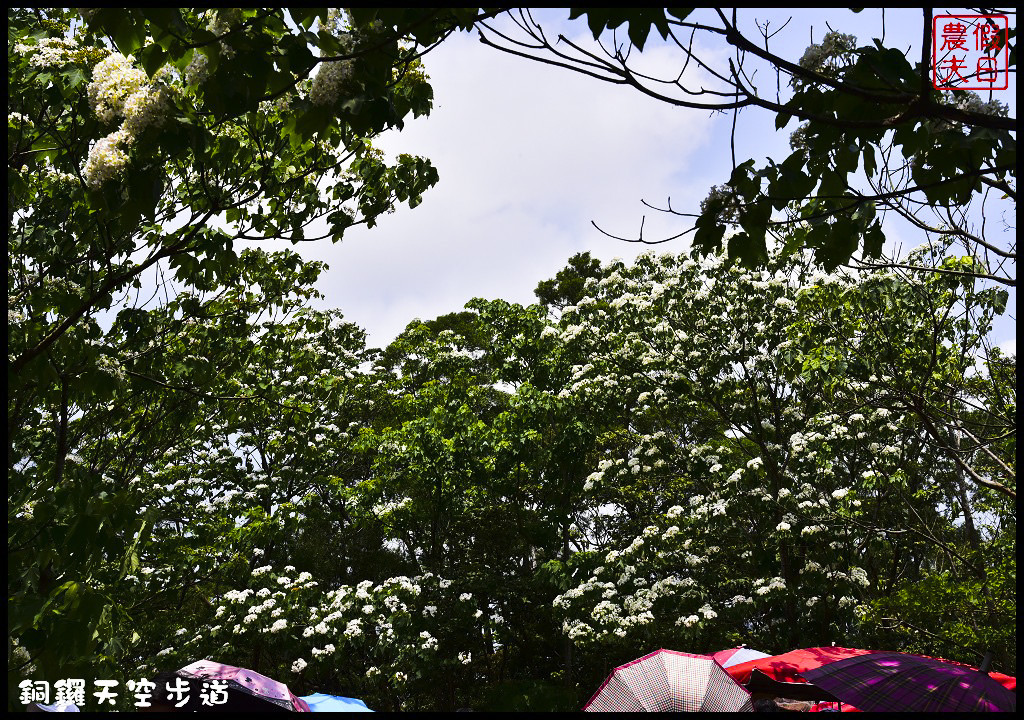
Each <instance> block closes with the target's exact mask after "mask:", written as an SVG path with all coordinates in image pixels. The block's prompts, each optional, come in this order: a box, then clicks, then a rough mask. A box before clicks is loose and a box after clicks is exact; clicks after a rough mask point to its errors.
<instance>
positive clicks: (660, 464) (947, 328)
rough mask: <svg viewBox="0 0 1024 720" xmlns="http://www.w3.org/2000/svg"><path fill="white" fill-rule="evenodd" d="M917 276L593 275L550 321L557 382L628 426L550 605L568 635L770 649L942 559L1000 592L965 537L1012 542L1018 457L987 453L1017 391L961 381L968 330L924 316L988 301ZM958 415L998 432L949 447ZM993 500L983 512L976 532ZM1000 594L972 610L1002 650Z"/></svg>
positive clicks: (630, 646)
mask: <svg viewBox="0 0 1024 720" xmlns="http://www.w3.org/2000/svg"><path fill="white" fill-rule="evenodd" d="M922 260H925V259H924V258H922ZM926 278H927V276H925V277H916V278H909V279H908V278H901V277H898V276H895V275H886V276H875V277H869V278H863V279H859V278H856V277H855V276H852V275H849V276H848V275H841V274H840V275H823V274H821V273H817V274H812V273H811V272H810V271H809V270H808V269H806V268H804V267H802V266H801V265H799V264H794V263H793V262H792V261H789V262H782V261H778V260H776V261H774V262H773V263H772V264H770V265H769V266H768V267H767V268H765V269H764V270H760V271H744V270H741V269H739V268H738V267H736V266H735V265H727V264H724V260H723V258H722V257H721V256H717V257H713V258H711V259H710V260H708V261H706V262H704V263H702V264H697V263H695V262H694V261H693V260H689V259H683V258H676V257H673V256H663V257H662V258H660V259H655V258H653V257H650V256H644V257H641V259H639V260H638V261H637V263H636V265H635V266H633V267H626V266H623V265H622V264H621V263H619V264H613V265H611V266H610V267H608V268H606V269H605V270H604V272H603V274H602V277H601V278H600V279H597V278H594V277H592V278H590V279H589V280H587V282H586V286H585V292H584V293H583V295H582V297H580V298H579V299H578V301H577V302H576V304H575V305H573V306H568V307H566V308H565V309H564V314H563V316H562V320H561V325H562V331H561V338H562V340H563V341H564V342H566V343H568V345H569V347H570V348H573V349H574V350H573V352H574V354H575V355H576V356H578V357H585V358H587V362H586V363H584V364H580V365H578V366H577V367H576V368H575V370H574V374H573V382H572V383H571V384H569V385H568V387H566V389H565V390H563V391H562V395H564V396H566V397H578V398H579V402H582V403H585V404H587V405H588V407H589V412H591V413H595V414H601V415H604V416H608V415H613V414H614V415H615V416H617V417H619V418H621V427H622V430H621V431H620V437H619V439H618V446H617V447H614V448H612V449H610V451H609V452H608V454H607V456H606V457H604V458H603V459H602V460H601V461H600V462H599V463H598V465H597V467H596V468H595V469H594V472H593V473H592V474H591V475H590V477H589V478H588V482H587V485H586V488H585V489H586V490H588V491H589V492H591V493H595V494H597V498H596V499H595V501H592V503H591V504H592V506H593V505H597V506H598V507H600V508H601V510H600V511H599V512H596V513H593V514H592V515H591V516H590V517H589V518H588V520H587V522H586V523H585V524H584V525H583V526H582V527H583V530H582V532H583V534H584V536H585V537H586V538H587V539H588V540H589V547H588V548H587V549H586V551H584V552H581V553H579V554H578V555H577V556H576V557H575V559H574V560H575V563H574V564H575V569H574V574H573V578H574V584H573V585H572V587H570V588H569V589H568V590H567V591H566V592H564V593H562V594H561V595H560V596H559V598H558V599H556V601H555V605H556V608H558V610H559V611H560V614H561V616H562V618H563V631H564V632H565V633H567V634H568V636H569V637H571V638H572V639H573V640H575V641H576V642H577V643H580V644H583V645H586V646H589V647H594V646H599V645H601V644H606V645H608V646H609V651H610V652H612V653H614V655H613V657H614V658H615V659H616V660H617V659H625V658H626V657H627V656H628V655H629V654H630V652H632V651H634V650H635V648H636V646H637V643H638V642H639V643H642V644H643V646H644V647H656V646H658V644H659V643H661V644H666V645H667V646H670V645H672V644H673V643H674V644H676V645H679V646H683V647H688V648H691V649H694V650H712V649H715V648H716V647H720V646H722V644H723V643H725V644H729V643H735V642H737V641H739V640H741V639H742V640H743V641H746V642H749V643H750V644H752V645H754V646H757V647H762V648H764V649H768V650H771V649H778V650H781V649H784V648H787V647H793V646H806V645H813V644H816V643H828V642H832V641H835V640H836V639H837V638H843V639H844V641H848V640H851V639H854V638H857V637H863V638H867V637H871V636H872V632H873V630H872V626H871V625H869V624H868V625H865V624H864V623H863V622H862V620H861V619H862V618H863V617H864V616H867V615H873V616H874V617H875V618H876V619H877V617H878V615H877V614H876V613H874V611H873V610H872V603H873V602H874V601H875V600H876V599H878V598H882V597H887V596H891V595H892V594H894V593H897V592H908V593H911V594H913V593H914V587H915V584H916V582H917V581H918V580H920V579H921V578H922V577H931V576H932V575H933V574H934V573H935V572H936V571H937V570H938V569H939V568H942V567H945V568H949V569H951V570H952V572H953V574H954V575H955V576H957V577H961V578H964V577H967V576H970V577H973V578H975V581H977V579H978V578H981V579H982V581H981V582H982V584H983V585H985V584H987V585H989V586H999V587H1000V588H1002V589H1001V590H1000V592H1005V583H1003V582H1002V580H1001V579H995V578H992V577H990V578H989V580H988V581H985V580H984V578H985V577H986V573H995V575H997V576H999V578H1002V577H1003V573H1004V572H1005V568H1001V566H1000V565H995V564H993V563H992V562H991V561H990V560H986V559H983V557H984V556H979V555H973V554H972V552H975V551H979V550H981V548H982V547H989V548H996V547H1002V544H1003V543H1004V542H1006V541H1007V540H1008V538H1009V537H1010V536H1008V535H1007V534H1006V533H1007V532H1008V528H1010V527H1012V522H1013V504H1012V500H1013V497H1014V491H1013V489H1012V484H1013V472H1012V468H1011V466H1012V464H1013V459H1012V456H1007V455H1006V454H1001V455H999V456H998V458H991V457H988V456H989V455H990V454H994V453H987V452H986V450H985V448H987V447H989V446H990V445H991V444H992V443H993V442H994V441H996V440H998V439H1001V438H1002V437H1004V436H1005V433H1006V432H1007V429H1009V432H1011V433H1012V423H1013V421H1012V419H1011V416H1009V415H1007V414H1006V406H1005V405H1003V404H1002V401H1001V400H994V398H998V397H1000V394H1001V393H1005V392H1006V391H1008V390H1009V388H1008V386H1006V385H1005V382H1006V381H1005V378H1003V379H1000V377H999V376H1000V374H1001V373H1000V372H999V371H998V369H989V368H986V369H985V370H984V371H983V372H982V373H981V374H980V375H978V376H975V377H974V378H972V377H971V373H972V372H973V363H974V357H975V354H976V353H977V351H978V350H979V348H980V346H981V342H982V341H981V338H980V337H979V334H978V333H977V332H975V330H974V329H973V325H972V324H971V323H968V322H966V321H960V322H951V321H948V319H947V318H946V317H944V316H943V315H942V314H940V315H938V316H936V315H935V314H934V312H935V308H936V307H941V308H945V312H946V313H947V314H951V313H952V311H953V309H954V308H956V307H960V309H961V312H963V306H964V304H965V303H968V304H973V305H975V306H977V307H983V308H984V312H983V314H985V315H987V317H989V318H991V317H992V316H993V314H994V313H997V312H1001V296H1000V295H999V293H998V292H997V291H995V290H991V289H989V290H976V289H974V288H973V287H971V284H970V283H968V285H967V286H966V287H965V286H963V285H962V284H960V283H949V282H948V281H944V280H942V279H940V278H938V276H932V277H931V279H930V280H929V279H926ZM882 307H884V308H886V311H885V312H882V311H881V308H882ZM893 308H898V309H899V312H895V313H894V312H892V310H893ZM897 338H898V341H896V339H897ZM883 347H885V348H889V351H888V352H886V353H882V352H881V349H882V348H883ZM922 367H926V368H929V371H928V373H927V374H924V375H922ZM933 383H934V385H935V386H936V387H935V388H934V389H933V390H929V389H927V388H928V387H929V386H930V385H932V384H933ZM990 385H991V386H997V387H1000V388H1002V390H1001V391H995V392H992V391H988V390H984V388H985V387H987V386H990ZM932 392H934V393H936V394H938V393H941V394H942V395H943V396H944V397H945V398H946V399H947V405H946V407H947V410H948V411H949V412H948V413H947V415H946V423H945V424H944V427H943V428H941V429H940V428H928V427H927V426H924V425H922V423H921V422H920V416H919V410H920V403H919V402H917V401H912V400H910V398H918V399H920V398H921V397H922V396H925V397H927V396H929V394H930V393H932ZM922 394H923V395H922ZM954 397H955V398H957V399H956V400H953V398H954ZM979 413H980V416H979ZM972 418H973V420H972ZM965 424H966V425H969V427H970V428H971V429H974V430H979V426H980V427H985V428H987V430H988V432H990V433H991V435H990V436H989V438H990V439H989V440H986V441H985V442H982V443H980V444H978V445H972V446H971V450H970V454H966V453H964V454H962V455H951V454H950V453H949V452H948V447H947V442H936V441H934V440H933V438H934V437H935V436H938V437H940V438H948V437H951V436H954V435H955V434H956V433H955V432H954V428H956V427H961V426H963V425H965ZM979 432H981V430H979ZM962 449H963V450H967V448H966V447H964V448H962ZM983 458H986V459H984V460H983ZM972 459H974V460H975V461H977V462H979V464H983V465H984V466H985V467H986V468H987V469H986V470H985V471H980V472H979V470H980V468H979V470H974V469H973V468H971V467H970V466H969V463H970V461H971V460H972ZM965 461H966V462H965ZM1004 466H1005V467H1004ZM972 478H973V479H972ZM965 483H967V484H965ZM1004 483H1009V484H1010V487H1007V486H1006V484H1004ZM993 503H994V505H993ZM993 507H999V510H998V511H997V514H996V516H995V517H996V518H998V519H997V520H996V522H995V523H993V524H991V525H990V526H989V527H987V528H985V529H984V530H979V529H978V528H976V527H974V525H973V524H972V523H973V522H974V521H973V520H972V518H973V516H974V515H976V514H977V512H978V510H979V509H980V508H993ZM958 516H959V517H962V518H966V523H967V527H970V528H973V530H971V532H974V537H973V540H970V541H969V542H967V543H965V542H963V541H962V540H959V539H958V538H960V537H961V530H958V529H957V522H956V521H957V517H958ZM1010 532H1011V536H1012V531H1010ZM1011 542H1012V541H1011ZM971 543H973V547H974V550H971ZM972 558H973V559H972ZM936 562H938V565H936V564H935V563H936ZM947 563H952V565H949V564H947ZM1000 568H1001V569H1000ZM978 573H980V575H978ZM1004 597H1005V596H1004ZM1001 602H1002V600H1000V601H998V602H982V601H980V600H979V603H978V605H977V606H976V607H975V608H973V612H974V613H975V614H976V615H977V616H981V617H987V618H988V619H987V620H986V621H985V622H986V626H987V627H988V628H990V629H989V630H987V631H985V632H984V633H982V634H983V635H985V641H984V642H986V643H989V644H992V645H996V644H998V645H999V647H1000V651H1001V652H1003V653H1009V654H1008V655H1006V657H1007V659H1008V660H1009V662H1012V657H1013V654H1012V651H1011V650H1009V649H1008V648H1006V647H1004V646H1003V644H1002V642H1001V641H1000V640H999V638H1000V637H1002V633H1001V632H1000V631H998V630H997V628H1001V627H1003V626H1004V625H1005V623H1007V622H1012V620H1011V619H1010V618H1009V617H1008V616H1007V615H1006V614H1005V605H1002V606H1001V605H1000V603H1001ZM888 607H890V610H892V608H891V605H890V606H888ZM1000 607H1002V608H1003V609H1002V610H1000V609H999V608H1000ZM909 614H911V615H912V614H913V613H909ZM936 630H937V632H938V633H939V635H940V636H941V632H942V631H941V630H939V629H936ZM954 645H955V643H954ZM946 647H947V648H948V647H950V645H947V646H946ZM956 650H957V652H958V653H959V654H961V655H962V654H963V652H964V650H963V647H959V648H957V649H956ZM965 659H967V660H971V659H973V658H971V657H969V656H968V657H967V658H965Z"/></svg>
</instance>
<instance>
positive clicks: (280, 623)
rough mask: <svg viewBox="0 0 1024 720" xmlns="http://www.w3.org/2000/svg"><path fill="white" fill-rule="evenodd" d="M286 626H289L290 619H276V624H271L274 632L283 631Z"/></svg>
mask: <svg viewBox="0 0 1024 720" xmlns="http://www.w3.org/2000/svg"><path fill="white" fill-rule="evenodd" d="M286 627H288V621H287V620H285V619H284V618H281V619H280V620H275V621H274V624H273V625H271V626H270V632H272V633H276V632H281V631H282V630H284V629H285V628H286Z"/></svg>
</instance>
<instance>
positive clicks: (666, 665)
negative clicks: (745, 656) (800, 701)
mask: <svg viewBox="0 0 1024 720" xmlns="http://www.w3.org/2000/svg"><path fill="white" fill-rule="evenodd" d="M583 709H584V710H586V711H588V712H601V711H604V712H612V711H625V712H737V711H745V712H753V710H754V706H753V704H752V703H751V701H750V693H748V692H747V691H746V690H744V689H743V688H742V687H740V686H739V685H738V684H737V683H736V682H735V681H734V680H733V679H732V678H730V677H729V675H728V674H727V673H726V672H725V670H723V669H722V666H721V665H719V664H718V663H717V662H715V661H714V659H713V658H710V657H708V656H707V655H691V654H689V653H684V652H676V651H674V650H657V651H655V652H652V653H651V654H649V655H644V656H643V657H642V658H639V659H637V660H634V661H633V662H629V663H626V664H625V665H623V666H622V667H617V668H615V671H614V672H612V674H611V675H609V676H608V679H607V680H605V681H604V685H602V686H601V689H600V690H598V691H597V692H596V693H594V697H592V698H590V701H589V702H588V703H587V704H586V705H584V706H583Z"/></svg>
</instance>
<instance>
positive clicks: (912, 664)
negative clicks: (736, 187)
mask: <svg viewBox="0 0 1024 720" xmlns="http://www.w3.org/2000/svg"><path fill="white" fill-rule="evenodd" d="M803 676H804V677H805V678H806V679H807V680H808V681H809V682H812V683H814V684H815V685H817V686H819V687H823V688H825V689H826V690H828V691H829V692H831V693H832V694H833V695H835V696H836V697H838V698H840V699H841V700H842V701H843V702H848V703H851V704H853V705H856V706H857V707H858V708H860V709H861V710H866V711H872V712H884V711H896V712H899V711H910V712H979V711H982V712H986V711H987V712H1014V711H1015V710H1016V709H1017V696H1016V695H1015V694H1014V693H1012V692H1010V691H1009V690H1007V689H1006V688H1005V687H1003V686H1002V685H1001V684H1000V683H998V682H996V681H995V680H993V679H992V678H991V677H989V676H988V675H986V674H985V673H983V672H981V671H980V670H975V669H973V668H970V667H965V666H963V665H958V664H953V663H948V662H943V661H942V660H936V659H934V658H926V657H922V656H920V655H907V654H905V653H895V652H878V653H871V654H867V655H861V656H857V657H850V658H847V659H845V660H838V661H836V662H833V663H829V664H828V665H823V666H821V667H819V668H816V669H813V670H808V671H806V672H805V673H803Z"/></svg>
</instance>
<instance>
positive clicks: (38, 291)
mask: <svg viewBox="0 0 1024 720" xmlns="http://www.w3.org/2000/svg"><path fill="white" fill-rule="evenodd" d="M413 14H415V13H413ZM289 22H291V24H289ZM409 22H413V23H414V24H415V25H416V27H417V34H416V35H414V36H413V35H408V36H407V33H406V31H405V29H404V28H405V27H407V26H408V24H409V23H405V24H403V25H402V27H384V26H382V25H381V24H379V23H377V24H376V25H373V24H366V23H364V24H363V25H361V26H360V27H358V28H357V27H355V25H353V24H352V22H350V21H349V20H347V19H346V18H344V17H342V16H341V15H339V14H337V13H332V12H328V11H327V10H326V9H321V10H303V11H295V12H293V13H292V14H291V16H290V18H286V16H285V14H284V12H283V11H281V10H277V9H271V10H266V9H264V10H259V9H252V10H228V9H224V10H219V9H218V10H209V11H205V12H202V13H200V12H196V11H193V10H187V9H186V10H179V9H159V8H154V9H146V10H132V11H124V10H118V9H114V10H93V11H84V14H83V15H82V16H79V15H76V14H75V13H74V12H72V11H68V10H30V9H12V10H9V11H8V25H9V38H10V39H9V43H8V83H9V95H8V168H9V170H8V203H7V204H8V237H9V253H8V270H7V273H8V275H7V278H8V288H9V296H8V322H9V326H10V330H9V335H8V340H9V342H8V388H9V401H8V436H7V437H8V446H7V447H8V452H7V457H8V478H9V496H8V497H9V503H8V509H9V513H8V522H9V527H10V534H9V543H8V548H9V555H8V560H9V562H8V566H9V576H8V577H9V583H8V587H9V589H10V596H9V597H10V602H11V613H10V615H9V618H10V622H9V637H11V638H13V639H14V640H15V641H17V643H18V645H17V647H18V648H19V659H18V661H17V662H14V663H12V664H10V667H12V669H13V671H14V672H15V673H17V672H20V671H21V670H23V669H25V668H28V667H33V666H34V667H36V668H37V669H38V671H39V672H40V673H41V674H42V675H43V676H44V677H47V678H51V677H53V676H55V675H56V674H57V673H58V672H65V673H66V672H73V671H75V669H76V668H80V667H83V666H88V665H89V664H90V662H93V661H96V660H97V659H99V660H100V661H102V662H101V664H102V663H108V664H109V663H114V662H116V660H117V658H119V657H121V655H122V652H123V649H124V647H125V643H126V642H129V643H130V641H131V638H132V637H133V631H131V630H126V632H127V635H122V634H121V633H120V632H119V631H115V629H114V628H117V627H121V628H130V623H126V622H125V618H126V617H129V616H130V613H129V615H128V616H123V614H124V613H125V612H128V611H129V610H130V609H133V606H132V605H130V604H129V605H126V604H125V601H124V598H122V597H119V596H118V595H117V594H115V593H112V592H111V591H110V590H109V586H108V585H107V584H106V583H108V581H109V580H110V573H112V572H113V573H115V574H117V575H118V576H120V577H122V578H123V577H124V576H126V575H128V574H130V572H131V569H132V567H133V565H134V563H135V558H136V556H137V550H138V548H139V546H140V545H144V544H145V542H146V540H147V538H148V537H149V533H150V532H151V531H159V530H160V529H161V528H164V527H166V526H167V525H168V523H174V522H176V523H179V524H180V523H182V522H184V516H183V515H181V508H180V507H179V506H178V505H179V504H180V502H186V501H189V500H190V499H191V496H189V495H188V493H187V492H186V491H185V490H182V489H180V487H179V490H180V492H181V493H185V494H184V495H179V498H178V501H179V502H176V503H172V504H171V505H170V506H167V507H161V508H160V509H159V510H158V509H157V505H158V504H157V503H156V502H155V500H156V499H155V498H143V497H141V496H140V495H139V494H138V492H137V491H136V489H134V488H131V487H130V481H131V480H132V478H134V477H145V478H151V477H152V476H153V475H155V474H159V473H162V472H166V470H165V469H164V466H165V464H166V463H167V462H169V461H173V460H175V459H178V458H179V457H180V456H178V455H175V453H188V452H191V448H193V447H194V445H193V443H192V442H191V441H190V434H191V433H193V432H195V431H196V428H197V427H199V426H200V425H201V424H205V423H209V422H210V421H211V420H210V418H211V415H214V414H216V413H218V412H232V411H230V410H228V409H227V406H228V405H231V404H232V403H234V404H235V406H234V407H236V408H237V407H249V406H252V405H253V404H255V405H257V406H259V405H260V404H261V403H270V404H272V405H273V404H274V403H275V402H276V400H275V399H274V398H273V397H271V395H272V393H270V392H269V391H268V380H269V378H267V377H265V378H264V379H263V381H262V382H263V384H262V385H260V384H257V385H254V386H251V385H250V384H249V383H248V382H247V381H246V377H245V374H246V373H252V372H253V371H252V370H251V368H250V366H249V365H247V361H249V360H251V359H252V358H253V353H254V350H253V348H254V345H255V344H256V336H257V335H260V334H263V333H265V332H268V330H267V329H266V328H265V327H260V323H259V318H260V316H261V315H263V314H265V313H274V312H278V313H281V312H286V311H287V310H289V309H292V310H293V309H294V306H293V305H292V303H293V302H294V301H295V299H296V298H302V297H308V296H309V288H308V285H309V283H310V282H312V280H313V279H314V278H315V275H316V269H315V267H313V266H306V267H303V266H302V265H301V263H299V261H298V258H297V257H296V256H295V255H294V254H276V255H267V254H265V253H252V252H248V253H247V252H239V249H238V242H239V241H242V240H272V239H279V240H288V241H291V242H293V243H294V242H299V241H304V240H312V239H314V238H312V237H310V236H308V234H307V228H308V227H309V226H310V224H311V223H313V222H315V221H323V222H325V223H326V228H327V232H326V235H325V237H330V238H332V239H333V240H338V239H340V238H341V237H342V235H343V234H344V232H345V230H346V229H347V228H348V227H351V226H352V225H354V224H359V223H365V224H367V225H373V224H374V222H375V219H376V218H377V217H378V216H379V215H380V214H381V213H383V212H386V211H388V210H390V209H392V208H393V206H394V204H395V203H397V202H409V203H410V204H411V205H416V204H417V203H418V202H419V201H420V197H421V194H422V192H423V191H424V190H426V189H427V188H428V187H430V186H431V185H432V184H433V183H434V182H435V181H436V179H437V176H436V173H435V172H434V170H433V169H432V168H431V166H430V164H429V163H428V162H427V161H426V160H423V159H421V158H414V157H411V156H401V157H400V158H398V159H397V161H396V162H394V163H393V164H388V163H387V162H385V160H384V159H383V157H382V156H381V155H380V153H378V152H377V151H375V150H374V149H373V147H372V145H371V144H370V141H371V140H372V138H373V136H374V135H375V134H376V133H378V132H380V131H382V130H384V129H386V128H389V127H401V125H402V123H403V120H404V118H405V117H407V116H408V115H410V114H412V115H414V116H415V115H421V114H424V113H426V112H428V111H429V109H430V103H431V92H430V87H429V85H428V84H427V81H426V76H425V75H424V74H423V72H422V70H421V68H420V66H419V63H418V59H417V57H418V55H417V53H418V50H417V48H418V47H419V46H418V45H417V40H422V41H424V42H428V43H429V42H432V41H433V40H432V39H437V38H438V37H440V36H442V35H443V34H444V33H445V32H448V31H450V29H451V28H452V27H455V21H454V20H453V19H452V17H451V16H450V15H445V16H443V17H442V16H441V15H440V14H438V13H426V14H424V13H420V14H419V15H417V17H416V18H414V19H413V20H410V21H409ZM420 49H422V48H420ZM269 337H273V331H272V330H271V331H269ZM229 378H230V379H229ZM240 388H244V389H240ZM295 400H296V401H297V405H296V406H292V405H291V404H290V400H289V401H286V402H284V403H283V405H284V406H285V407H288V408H290V409H291V411H292V412H302V411H303V410H304V409H305V408H304V407H303V406H302V401H301V400H298V399H297V398H295ZM222 440H223V441H224V442H226V440H224V439H223V438H222ZM169 450H170V451H171V455H167V456H165V455H164V453H166V452H168V451H169ZM271 472H272V471H271ZM194 491H195V488H192V492H194ZM246 491H247V492H255V489H251V488H246ZM168 492H171V491H168ZM140 503H142V504H141V505H140ZM143 508H147V509H148V510H149V512H143V511H142V509H143ZM172 508H173V509H172ZM267 512H269V510H267ZM205 569H206V568H205V566H204V567H203V568H200V569H197V570H195V571H193V573H199V574H201V573H203V572H205ZM181 585H182V587H185V586H188V585H189V582H187V581H185V582H182V584H181ZM134 609H137V608H134ZM54 638H59V641H57V642H55V641H54ZM126 638H127V640H126ZM97 669H98V668H96V667H95V666H94V667H93V670H97Z"/></svg>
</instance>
